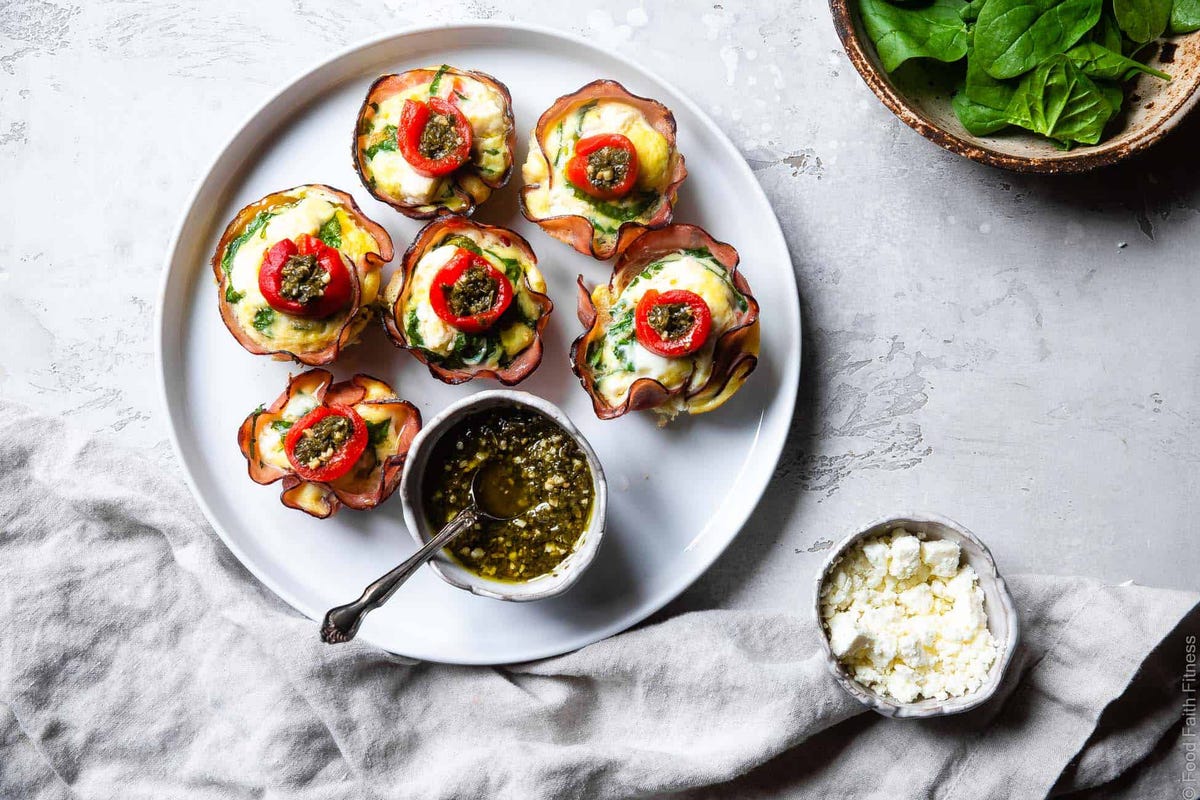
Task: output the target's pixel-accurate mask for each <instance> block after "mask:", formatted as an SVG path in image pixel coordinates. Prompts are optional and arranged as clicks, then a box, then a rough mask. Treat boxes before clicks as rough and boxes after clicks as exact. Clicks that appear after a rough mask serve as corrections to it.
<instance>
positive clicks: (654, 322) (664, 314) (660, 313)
mask: <svg viewBox="0 0 1200 800" xmlns="http://www.w3.org/2000/svg"><path fill="white" fill-rule="evenodd" d="M646 321H647V322H649V323H650V327H651V328H654V330H656V331H658V335H659V336H661V337H663V338H664V339H668V340H674V339H678V338H679V337H680V336H683V335H684V334H685V333H687V332H688V331H690V330H691V329H692V325H693V323H695V321H696V317H695V315H694V314H693V313H692V308H691V306H689V305H688V304H687V303H662V304H660V305H657V306H655V307H654V308H652V309H650V313H649V314H647V315H646Z"/></svg>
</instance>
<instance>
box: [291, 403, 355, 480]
mask: <svg viewBox="0 0 1200 800" xmlns="http://www.w3.org/2000/svg"><path fill="white" fill-rule="evenodd" d="M353 432H354V426H353V425H352V424H351V423H350V420H348V419H346V418H345V417H343V416H341V415H338V414H333V415H330V416H328V417H325V418H324V419H322V420H320V421H319V422H317V424H316V425H313V426H312V427H311V428H307V429H305V431H304V432H303V433H302V434H300V441H298V442H296V449H295V451H294V452H295V455H296V460H297V461H299V462H300V463H301V464H304V465H306V466H307V467H308V468H309V469H317V468H319V467H323V466H325V465H326V464H327V463H329V459H331V458H333V455H334V454H335V453H336V452H337V451H338V450H340V449H341V448H342V445H344V444H345V443H346V440H347V439H349V438H350V434H351V433H353Z"/></svg>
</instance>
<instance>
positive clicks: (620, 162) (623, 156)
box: [585, 147, 629, 189]
mask: <svg viewBox="0 0 1200 800" xmlns="http://www.w3.org/2000/svg"><path fill="white" fill-rule="evenodd" d="M585 171H586V172H587V177H588V180H589V181H591V182H592V185H593V186H597V187H599V188H601V189H611V188H613V187H614V186H617V185H619V184H620V183H621V182H622V181H624V180H625V176H626V175H628V174H629V151H628V150H623V149H622V148H620V147H601V148H600V149H599V150H597V151H595V152H594V153H591V154H590V155H588V157H587V167H586V169H585Z"/></svg>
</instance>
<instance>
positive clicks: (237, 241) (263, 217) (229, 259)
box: [221, 211, 279, 275]
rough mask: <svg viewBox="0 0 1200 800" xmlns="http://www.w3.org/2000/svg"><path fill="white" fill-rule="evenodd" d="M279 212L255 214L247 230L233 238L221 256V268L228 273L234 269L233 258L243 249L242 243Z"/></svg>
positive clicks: (248, 239) (264, 226)
mask: <svg viewBox="0 0 1200 800" xmlns="http://www.w3.org/2000/svg"><path fill="white" fill-rule="evenodd" d="M278 213H279V212H278V211H260V212H258V213H257V214H256V215H255V216H254V219H252V220H250V224H249V225H247V226H246V230H244V231H242V232H241V233H239V234H238V235H237V236H235V237H234V238H233V240H232V241H231V242H230V243H229V245H228V246H227V247H226V248H225V253H224V255H222V256H221V269H223V270H225V274H226V275H228V274H229V273H230V272H231V271H232V270H233V259H234V257H235V256H237V252H238V250H240V249H241V247H242V245H244V244H245V243H246V242H248V241H250V237H251V236H253V235H254V234H256V233H259V232H260V231H262V230H263V229H264V228H266V227H267V223H268V222H270V221H271V217H274V216H275V215H276V214H278Z"/></svg>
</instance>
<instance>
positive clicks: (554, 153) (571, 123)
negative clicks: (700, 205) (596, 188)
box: [522, 100, 671, 238]
mask: <svg viewBox="0 0 1200 800" xmlns="http://www.w3.org/2000/svg"><path fill="white" fill-rule="evenodd" d="M546 130H547V132H546V136H545V145H544V146H545V152H544V153H543V150H542V147H539V146H538V143H537V140H536V138H534V139H531V141H530V147H529V157H528V158H527V159H526V161H525V165H524V166H523V167H522V177H523V178H524V179H525V183H527V184H538V185H539V187H540V188H539V189H537V190H535V191H533V192H530V193H529V194H528V195H527V197H526V203H527V204H528V206H529V209H530V211H531V212H532V213H533V215H534V216H535V217H538V218H544V217H552V216H559V215H563V214H576V215H579V216H584V217H587V218H588V219H591V220H593V222H598V223H600V225H601V227H602V228H610V229H615V228H616V227H618V226H619V225H620V221H618V220H614V219H613V218H612V217H609V216H608V215H606V214H604V213H603V212H602V211H600V210H599V209H598V208H596V206H595V205H594V204H593V203H592V202H590V201H589V200H588V199H586V197H580V196H579V193H577V192H576V191H575V190H574V189H573V188H572V186H571V185H570V184H569V183H568V182H567V179H566V168H567V163H568V162H569V161H570V160H571V157H572V155H574V152H575V142H576V141H578V140H579V139H582V138H585V137H588V136H595V135H598V134H602V133H620V134H623V135H624V136H626V137H627V138H628V139H629V140H630V141H631V142H632V143H633V147H634V149H635V150H636V151H637V155H638V179H637V189H638V190H641V191H643V192H658V193H660V194H661V193H662V192H663V191H665V190H666V187H667V183H668V181H669V179H670V166H671V145H670V142H668V141H667V138H666V137H665V136H663V135H662V134H661V133H659V132H658V131H657V130H655V129H654V127H653V126H652V125H651V124H650V122H649V121H648V120H647V119H646V117H645V115H644V114H642V112H641V111H639V110H638V109H637V108H635V107H634V106H631V105H629V104H628V103H624V102H622V101H620V100H600V101H598V102H597V103H595V104H594V105H590V104H588V103H582V104H580V105H577V106H574V107H573V108H571V109H569V110H568V111H567V113H566V114H564V115H563V117H562V118H561V119H559V120H558V121H552V122H551V123H550V124H549V125H548V127H547V129H546ZM547 159H549V161H547ZM657 205H658V204H657V203H652V204H651V205H650V206H649V209H648V211H649V213H652V212H653V209H655V208H657ZM648 215H649V214H648V213H644V214H641V215H639V217H641V216H648ZM597 233H598V235H599V238H604V236H605V232H604V231H603V230H598V231H597ZM608 235H611V234H608Z"/></svg>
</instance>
